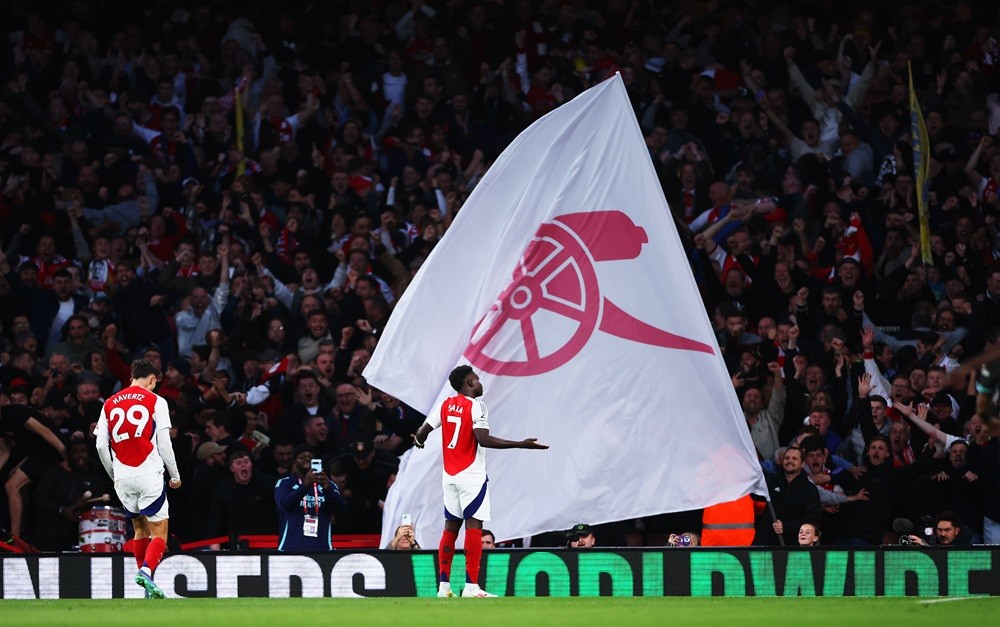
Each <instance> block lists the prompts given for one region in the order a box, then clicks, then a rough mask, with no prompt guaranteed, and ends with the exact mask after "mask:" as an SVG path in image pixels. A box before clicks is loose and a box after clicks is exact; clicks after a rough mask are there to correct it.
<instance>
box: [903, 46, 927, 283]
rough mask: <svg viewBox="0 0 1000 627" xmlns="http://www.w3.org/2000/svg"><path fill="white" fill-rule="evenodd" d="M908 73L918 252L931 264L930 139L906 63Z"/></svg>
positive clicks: (910, 71) (925, 261)
mask: <svg viewBox="0 0 1000 627" xmlns="http://www.w3.org/2000/svg"><path fill="white" fill-rule="evenodd" d="M907 69H908V70H909V73H910V145H912V146H913V169H914V173H915V174H916V177H917V212H918V216H919V219H920V254H921V257H923V261H924V264H926V265H932V264H933V258H932V257H931V226H930V208H929V207H928V188H929V186H930V181H929V180H928V179H929V178H930V177H929V172H930V152H931V151H930V140H929V139H928V138H927V126H926V125H924V115H923V113H921V112H920V103H919V102H917V92H916V91H915V90H914V89H913V68H911V67H909V64H907Z"/></svg>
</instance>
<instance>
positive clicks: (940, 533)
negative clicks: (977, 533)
mask: <svg viewBox="0 0 1000 627" xmlns="http://www.w3.org/2000/svg"><path fill="white" fill-rule="evenodd" d="M961 530H962V520H961V519H960V518H959V516H958V514H956V513H955V512H941V513H940V514H938V515H937V517H936V518H935V519H934V529H933V533H932V534H929V537H926V538H925V537H923V536H918V535H915V534H912V533H911V534H908V535H905V536H903V537H902V538H900V539H899V543H900V544H911V545H916V546H947V547H965V546H971V544H972V543H971V542H970V541H969V537H968V535H962V534H961V533H960V532H961ZM904 539H905V540H906V541H904Z"/></svg>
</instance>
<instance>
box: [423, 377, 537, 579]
mask: <svg viewBox="0 0 1000 627" xmlns="http://www.w3.org/2000/svg"><path fill="white" fill-rule="evenodd" d="M448 382H449V383H450V384H451V387H452V388H453V389H454V390H455V391H456V392H458V394H457V395H455V396H452V397H450V398H447V399H445V401H444V402H443V403H442V404H441V411H440V412H439V413H438V415H436V416H435V415H434V414H431V415H430V416H428V417H427V421H426V422H425V423H424V424H422V425H420V429H418V430H417V432H416V433H414V434H413V442H414V444H415V445H416V446H417V447H418V448H423V447H424V442H425V441H426V440H427V436H428V435H429V434H430V432H431V431H433V430H434V429H437V428H438V427H441V437H442V445H443V446H442V451H443V452H442V457H443V458H444V476H443V482H442V483H443V487H444V517H445V520H444V533H442V534H441V543H440V545H439V546H438V565H439V570H440V574H441V578H440V581H439V583H438V596H439V597H453V596H455V593H453V592H452V591H451V560H452V557H454V555H455V541H456V540H457V539H458V530H459V529H461V527H462V523H463V521H464V523H465V571H466V579H465V588H464V589H463V591H462V596H463V597H495V596H496V595H495V594H489V593H488V592H486V591H485V590H483V589H482V588H480V587H479V564H480V561H481V560H482V556H483V521H487V520H489V519H490V494H489V491H488V490H487V477H486V457H485V455H484V454H483V449H484V448H527V449H547V448H549V447H548V446H546V445H545V444H540V443H539V442H538V441H537V440H536V439H535V438H527V439H525V440H521V441H514V440H504V439H503V438H498V437H496V436H493V435H490V425H489V422H488V421H487V419H486V404H485V403H483V402H482V401H481V400H479V397H480V396H482V395H483V384H482V383H481V382H480V381H479V375H477V374H476V373H475V372H474V371H473V370H472V367H471V366H467V365H463V366H459V367H458V368H455V369H454V370H452V371H451V374H450V375H448Z"/></svg>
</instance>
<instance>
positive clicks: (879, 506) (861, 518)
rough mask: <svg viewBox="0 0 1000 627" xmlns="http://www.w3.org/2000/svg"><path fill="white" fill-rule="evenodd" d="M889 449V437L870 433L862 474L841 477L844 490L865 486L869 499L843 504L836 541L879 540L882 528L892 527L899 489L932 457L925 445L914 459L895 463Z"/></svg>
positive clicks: (872, 542) (869, 542) (864, 542)
mask: <svg viewBox="0 0 1000 627" xmlns="http://www.w3.org/2000/svg"><path fill="white" fill-rule="evenodd" d="M890 451H891V448H890V444H889V438H887V437H885V436H884V435H876V436H874V437H872V439H871V440H870V441H869V442H868V445H867V446H866V447H865V455H866V456H867V458H868V462H867V463H866V464H865V472H864V474H862V475H860V476H859V477H858V478H857V479H853V480H852V477H850V476H848V477H845V478H844V479H845V485H844V489H845V490H846V491H848V492H858V491H860V490H867V491H868V500H867V501H855V502H853V503H846V504H845V505H844V506H843V508H842V509H843V512H844V525H843V527H842V529H841V535H840V537H839V538H838V539H837V544H845V545H858V546H865V545H876V544H881V543H882V540H883V536H884V535H885V532H887V531H889V530H890V529H891V521H892V517H893V513H894V512H896V511H897V507H898V504H897V500H898V499H899V496H900V489H901V488H902V487H903V486H905V485H907V484H908V483H910V482H911V481H913V479H914V478H916V477H917V476H918V475H920V474H921V473H924V472H926V471H927V469H928V468H929V467H930V464H931V462H932V460H933V449H927V450H925V451H924V453H923V454H922V455H921V456H920V457H918V458H917V461H916V462H915V463H913V464H909V465H907V466H895V465H894V464H893V461H892V454H891V452H890Z"/></svg>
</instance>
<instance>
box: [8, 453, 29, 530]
mask: <svg viewBox="0 0 1000 627" xmlns="http://www.w3.org/2000/svg"><path fill="white" fill-rule="evenodd" d="M29 483H31V478H30V477H28V475H26V474H24V471H23V470H21V469H20V468H15V469H14V470H13V471H12V472H11V473H10V478H9V479H7V483H6V484H4V488H5V489H6V491H7V504H8V507H9V508H10V534H11V535H12V536H14V537H15V538H20V537H21V517H22V516H24V497H23V496H22V495H21V490H23V489H24V488H25V486H27V485H28V484H29Z"/></svg>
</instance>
